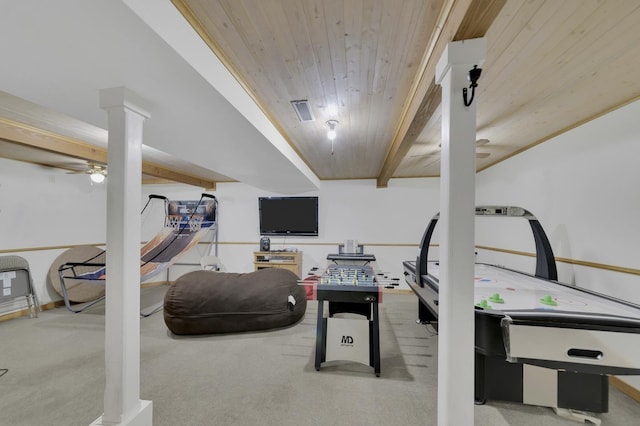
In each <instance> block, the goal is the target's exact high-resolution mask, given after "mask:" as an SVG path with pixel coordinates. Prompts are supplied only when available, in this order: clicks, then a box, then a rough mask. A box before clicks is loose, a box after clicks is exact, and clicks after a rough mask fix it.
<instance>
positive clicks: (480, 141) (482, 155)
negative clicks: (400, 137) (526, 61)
mask: <svg viewBox="0 0 640 426" xmlns="http://www.w3.org/2000/svg"><path fill="white" fill-rule="evenodd" d="M489 142H490V141H489V139H478V140H477V141H476V148H478V147H480V146H483V145H486V144H488V143H489ZM440 149H442V144H438V148H437V149H436V150H434V151H432V152H430V153H426V154H415V155H411V156H410V157H411V158H426V157H431V156H434V155H440ZM489 155H491V153H489V152H477V151H476V158H487V157H488V156H489Z"/></svg>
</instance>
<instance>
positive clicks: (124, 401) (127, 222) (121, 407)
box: [92, 87, 153, 426]
mask: <svg viewBox="0 0 640 426" xmlns="http://www.w3.org/2000/svg"><path fill="white" fill-rule="evenodd" d="M142 105H143V103H142V102H141V101H140V99H138V97H137V96H136V95H135V94H134V93H132V92H131V91H129V90H128V89H126V88H124V87H115V88H111V89H103V90H101V91H100V107H101V108H103V109H105V110H107V113H108V116H109V129H108V130H109V146H108V172H109V173H108V179H107V279H106V314H105V316H106V320H105V323H106V324H105V363H106V369H105V373H106V386H105V392H104V414H103V415H102V417H100V418H98V419H97V420H96V421H95V422H94V423H92V425H130V426H150V425H152V413H153V404H152V402H151V401H141V400H140V238H141V237H140V234H141V231H140V199H141V192H142V189H141V186H142V176H141V175H142V126H143V123H144V119H145V118H147V117H149V114H148V113H147V112H146V111H145V109H143V107H142Z"/></svg>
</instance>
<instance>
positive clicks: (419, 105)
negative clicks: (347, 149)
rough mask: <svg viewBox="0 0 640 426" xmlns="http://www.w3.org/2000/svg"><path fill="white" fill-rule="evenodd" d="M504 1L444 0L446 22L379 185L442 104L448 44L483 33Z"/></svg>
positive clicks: (428, 57)
mask: <svg viewBox="0 0 640 426" xmlns="http://www.w3.org/2000/svg"><path fill="white" fill-rule="evenodd" d="M505 3H506V0H464V1H455V0H450V1H448V2H446V3H445V4H444V6H443V9H442V15H441V17H440V20H439V21H440V22H444V25H443V26H442V27H441V28H442V29H441V30H440V31H439V32H436V33H434V34H433V35H432V37H431V40H430V43H429V47H428V49H427V51H426V52H425V57H424V58H423V67H422V73H421V74H420V76H419V79H418V82H417V84H416V85H415V86H414V90H412V94H410V96H409V102H408V103H407V105H406V106H405V110H404V112H403V114H402V117H401V119H400V122H399V124H398V128H397V131H396V134H395V137H394V139H393V141H392V142H391V145H390V147H389V151H388V152H387V156H386V158H385V160H384V163H383V164H382V168H381V169H380V173H379V174H378V178H377V187H378V188H386V187H387V185H388V183H389V179H391V177H392V176H393V174H394V173H395V171H396V169H397V168H398V166H399V165H400V163H401V162H402V159H403V158H404V157H405V156H406V155H407V153H408V152H409V149H410V148H411V146H412V145H413V143H414V142H415V141H416V139H417V138H418V136H419V135H420V133H421V132H422V130H423V129H424V127H425V126H426V125H427V123H428V122H429V120H430V119H431V116H432V115H433V113H434V112H435V110H436V109H437V108H438V105H440V102H441V99H442V93H441V88H440V86H439V85H437V84H435V81H434V75H435V68H436V64H437V63H438V61H439V60H440V56H441V55H442V52H443V51H444V48H445V47H446V45H447V44H448V43H449V42H450V41H458V40H468V39H472V38H478V37H483V36H484V35H485V34H486V33H487V30H488V29H489V27H491V24H492V23H493V21H494V20H495V18H496V17H497V16H498V14H499V13H500V11H501V10H502V7H503V6H504V4H505ZM438 27H439V26H438ZM437 29H438V28H436V30H437Z"/></svg>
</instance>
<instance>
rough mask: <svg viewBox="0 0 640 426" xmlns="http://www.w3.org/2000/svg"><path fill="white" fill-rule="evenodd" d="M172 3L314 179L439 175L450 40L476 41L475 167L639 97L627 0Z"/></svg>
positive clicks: (636, 49) (638, 22)
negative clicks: (307, 110)
mask: <svg viewBox="0 0 640 426" xmlns="http://www.w3.org/2000/svg"><path fill="white" fill-rule="evenodd" d="M172 1H173V3H174V4H175V5H176V7H177V8H178V9H179V10H180V12H181V13H182V14H183V15H184V16H185V18H186V19H187V20H188V21H189V22H190V23H191V25H192V26H193V27H194V29H195V30H196V31H198V33H199V34H200V36H201V37H202V38H203V39H204V40H205V42H206V43H207V44H208V45H209V46H210V47H211V49H212V50H213V52H214V53H215V54H216V55H218V57H220V58H221V59H222V60H223V62H225V64H226V65H227V67H228V68H229V69H230V70H231V72H232V73H234V75H236V78H237V79H238V80H239V81H240V82H241V84H243V85H244V87H245V88H246V89H247V91H248V92H249V93H250V94H251V95H252V96H253V97H254V99H255V100H256V101H257V102H258V104H259V105H260V106H261V107H262V109H263V110H264V111H265V113H266V114H267V116H268V117H269V118H270V119H271V120H272V122H273V123H274V124H275V125H276V127H277V128H278V129H279V130H280V131H281V133H282V134H283V135H284V136H285V138H286V139H287V140H288V141H289V143H290V144H291V145H292V146H293V147H294V149H295V150H296V151H297V152H298V153H299V154H300V155H301V156H302V158H303V159H304V160H305V161H306V162H307V164H308V165H309V166H310V168H311V169H312V170H313V171H314V172H315V173H316V174H317V175H318V176H319V177H320V178H321V179H350V178H375V179H377V181H378V185H379V186H386V184H387V182H388V179H389V178H391V177H424V176H438V175H439V168H440V162H439V144H440V110H439V103H440V99H439V87H438V86H435V85H434V84H433V73H434V67H435V63H436V62H437V60H438V59H439V57H440V52H441V51H442V49H443V48H444V45H445V44H446V43H447V42H448V41H451V40H460V39H465V38H474V37H479V36H485V37H486V38H487V44H488V52H487V56H486V61H485V64H484V66H483V73H482V77H481V79H480V81H479V91H478V93H477V95H476V99H477V102H478V106H477V111H478V113H477V114H478V139H488V140H489V143H487V144H485V145H482V146H479V147H478V151H479V152H482V153H483V156H482V158H478V159H477V167H478V169H479V170H481V169H484V168H487V167H490V166H491V165H493V164H496V163H497V162H500V161H502V160H504V159H506V158H508V157H510V156H512V155H514V154H516V153H518V152H521V151H523V150H525V149H528V148H530V147H532V146H535V145H536V144H538V143H540V142H543V141H545V140H548V139H549V138H551V137H553V136H555V135H557V134H559V133H562V132H563V131H566V130H568V129H570V128H573V127H575V126H577V125H579V124H581V123H584V122H586V121H588V120H590V119H593V118H595V117H597V116H599V115H601V114H603V113H606V112H608V111H610V110H612V109H615V108H617V107H619V106H621V105H624V104H625V103H628V102H630V101H632V100H634V99H637V98H638V96H640V81H639V80H638V79H637V78H636V76H635V72H634V70H637V69H639V68H640V32H638V31H637V28H638V27H639V26H640V2H637V1H635V0H617V1H611V0H609V1H606V0H605V1H598V0H584V1H581V0H566V1H557V0H509V1H506V0H501V1H492V0H466V1H463V0H460V1H455V0H430V1H425V0H403V1H397V0H378V1H367V0H323V1H320V0H302V1H295V2H294V1H286V0H271V1H252V0H172ZM298 99H307V100H308V101H309V103H310V105H311V108H312V111H313V114H314V116H315V120H314V121H312V122H300V121H299V120H298V118H297V116H296V114H295V113H294V110H293V109H292V107H291V105H290V101H293V100H298ZM330 119H334V120H338V122H339V123H338V125H337V126H336V130H337V133H338V136H337V138H336V140H335V142H334V144H333V146H332V144H331V143H330V142H329V141H328V139H327V137H326V132H327V130H328V128H327V125H326V122H327V121H328V120H330Z"/></svg>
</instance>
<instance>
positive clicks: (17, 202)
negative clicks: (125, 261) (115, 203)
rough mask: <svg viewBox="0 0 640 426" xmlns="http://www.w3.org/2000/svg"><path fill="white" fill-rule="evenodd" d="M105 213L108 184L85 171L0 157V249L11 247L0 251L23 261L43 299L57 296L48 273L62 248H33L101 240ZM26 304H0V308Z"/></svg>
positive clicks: (11, 308)
mask: <svg viewBox="0 0 640 426" xmlns="http://www.w3.org/2000/svg"><path fill="white" fill-rule="evenodd" d="M105 214H106V186H105V185H91V183H90V180H89V176H87V175H84V174H67V173H66V172H64V171H62V170H56V169H52V168H47V167H42V166H36V165H31V164H27V163H21V162H17V161H12V160H6V159H3V158H0V250H2V251H6V250H9V252H6V253H0V256H1V255H3V254H4V255H9V254H15V255H18V256H22V257H23V258H25V259H26V260H27V262H28V263H29V269H30V271H31V275H32V278H33V283H34V288H35V292H36V294H37V295H38V298H39V299H40V302H41V303H48V302H50V301H52V300H60V297H59V296H58V295H57V293H56V292H55V291H54V290H53V289H51V288H50V287H49V286H48V285H47V283H46V277H47V274H48V271H49V267H50V266H51V264H52V263H53V261H54V259H55V258H56V257H57V256H58V255H59V254H60V253H62V252H63V251H64V249H57V250H46V251H40V250H37V249H38V248H40V247H51V246H66V245H76V244H77V245H81V244H96V243H104V241H105V229H106V219H105V217H106V216H105ZM30 248H32V249H34V250H28V251H23V250H24V249H30ZM11 250H19V251H18V252H15V253H13V252H11ZM25 306H26V304H25V303H23V302H22V301H20V302H17V303H7V304H2V305H1V306H0V313H5V312H7V311H11V310H14V307H19V308H24V307H25Z"/></svg>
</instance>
